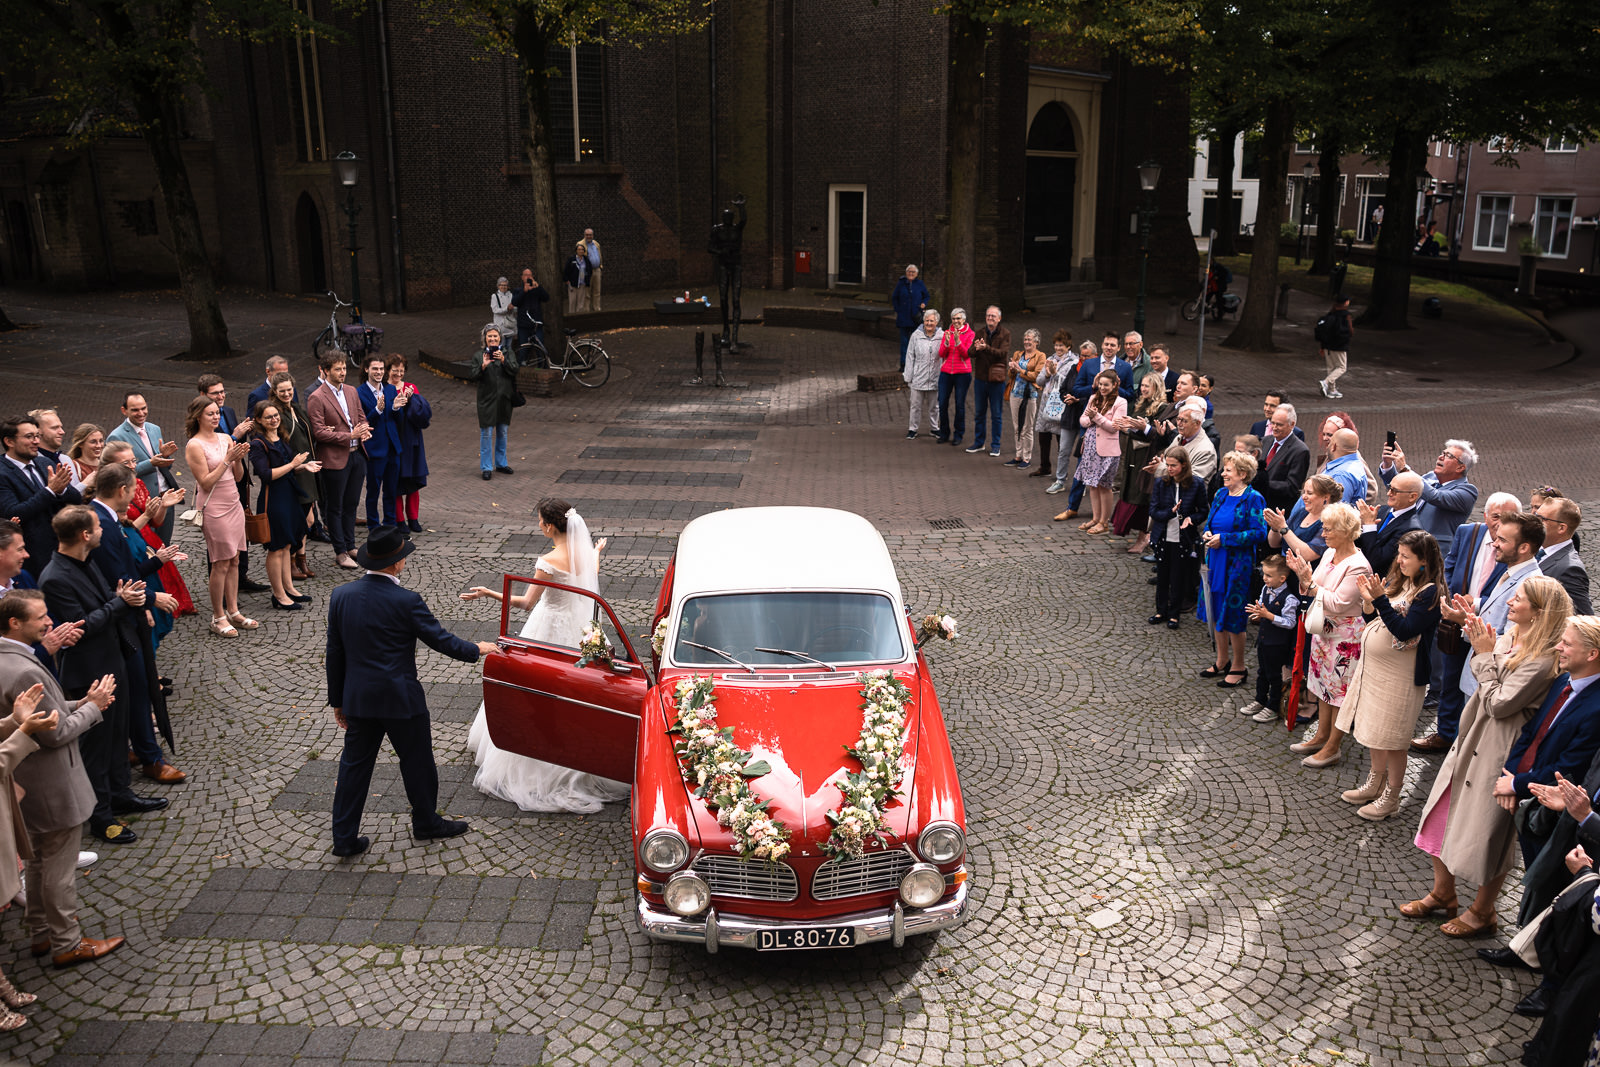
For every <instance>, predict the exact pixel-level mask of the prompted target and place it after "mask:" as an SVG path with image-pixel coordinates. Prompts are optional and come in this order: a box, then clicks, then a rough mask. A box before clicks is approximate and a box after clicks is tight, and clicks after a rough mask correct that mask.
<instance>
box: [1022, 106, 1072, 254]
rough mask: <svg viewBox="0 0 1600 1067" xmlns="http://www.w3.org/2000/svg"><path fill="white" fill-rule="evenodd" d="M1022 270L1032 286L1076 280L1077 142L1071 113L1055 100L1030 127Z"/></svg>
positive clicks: (1023, 222) (1045, 107)
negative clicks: (1074, 247) (1075, 209)
mask: <svg viewBox="0 0 1600 1067" xmlns="http://www.w3.org/2000/svg"><path fill="white" fill-rule="evenodd" d="M1027 153H1028V162H1027V168H1028V170H1027V184H1026V188H1025V191H1024V194H1023V195H1024V200H1023V213H1022V240H1023V247H1022V266H1023V270H1024V272H1025V274H1026V282H1027V284H1028V285H1040V284H1044V283H1048V282H1067V281H1071V280H1072V250H1073V234H1072V223H1073V210H1072V209H1073V205H1074V204H1075V203H1076V201H1077V191H1078V138H1077V135H1076V134H1075V133H1074V132H1073V128H1072V116H1071V115H1070V114H1068V112H1067V109H1066V108H1064V107H1062V106H1061V105H1060V104H1059V103H1056V102H1055V101H1053V100H1052V101H1050V102H1049V103H1047V104H1045V105H1044V106H1043V107H1041V108H1040V109H1039V112H1038V114H1036V115H1034V117H1033V124H1032V125H1031V126H1029V127H1028V148H1027Z"/></svg>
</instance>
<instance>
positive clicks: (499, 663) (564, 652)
mask: <svg viewBox="0 0 1600 1067" xmlns="http://www.w3.org/2000/svg"><path fill="white" fill-rule="evenodd" d="M526 585H534V586H543V587H545V589H546V593H544V594H541V595H547V594H548V591H549V590H552V589H560V590H563V591H565V592H567V593H570V594H572V595H574V596H578V597H582V598H585V599H587V600H589V601H591V602H592V603H593V605H594V606H593V609H592V612H591V615H590V617H591V618H592V619H593V620H594V621H595V622H596V623H597V624H599V626H600V628H601V630H602V632H604V633H605V634H606V636H607V637H608V638H609V639H610V640H611V643H612V645H613V649H612V661H611V662H610V663H607V662H605V661H604V660H596V661H594V662H591V663H589V664H587V665H585V666H582V667H580V666H578V659H579V658H580V656H581V652H580V651H579V649H578V635H576V634H574V635H573V636H572V638H571V641H572V644H571V645H570V646H568V645H558V644H551V643H548V642H544V641H534V640H530V639H528V638H525V637H522V636H521V635H520V633H519V632H507V628H508V626H509V624H510V621H511V594H512V590H513V587H515V586H526ZM501 588H502V592H503V593H504V598H503V599H502V601H501V605H500V648H499V650H498V651H496V652H493V653H491V654H490V655H489V658H488V660H487V661H486V662H485V663H484V667H483V707H484V716H485V718H486V719H487V722H488V726H489V737H490V739H491V740H492V741H494V743H495V747H497V748H502V749H505V750H506V751H507V752H515V753H517V754H518V755H521V756H530V757H532V758H534V759H541V760H544V761H546V762H547V763H554V764H556V765H558V766H561V767H571V768H572V769H573V770H578V771H585V772H587V773H589V774H597V775H600V776H601V777H603V778H610V779H613V780H615V781H619V782H632V781H633V761H634V747H635V745H636V743H637V738H638V731H639V716H640V713H641V710H642V709H643V707H644V698H645V694H646V693H647V692H649V689H650V677H649V674H648V671H647V669H646V667H645V665H644V664H643V663H642V662H640V660H639V657H638V655H637V654H636V653H635V652H634V650H633V644H632V643H631V642H630V641H629V640H628V634H627V631H626V630H624V629H623V627H622V625H621V623H620V622H619V620H618V619H617V616H616V613H615V612H613V611H612V610H611V605H609V604H607V603H606V602H605V600H604V599H602V598H601V597H600V596H598V595H596V594H594V593H590V592H588V591H587V590H584V589H579V588H577V587H576V586H571V585H563V584H561V583H560V582H552V581H547V580H545V579H543V578H523V577H520V576H516V575H509V574H508V575H506V577H505V579H504V583H503V585H502V587H501Z"/></svg>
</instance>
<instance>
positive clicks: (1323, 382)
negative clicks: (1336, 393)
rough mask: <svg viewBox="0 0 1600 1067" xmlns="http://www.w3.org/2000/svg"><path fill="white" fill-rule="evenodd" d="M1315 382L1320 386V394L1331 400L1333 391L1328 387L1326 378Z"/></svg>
mask: <svg viewBox="0 0 1600 1067" xmlns="http://www.w3.org/2000/svg"><path fill="white" fill-rule="evenodd" d="M1317 384H1318V385H1320V386H1322V395H1323V396H1325V397H1327V398H1328V399H1329V400H1332V399H1333V391H1332V390H1330V389H1329V388H1328V379H1326V378H1324V379H1322V380H1321V381H1320V382H1318V383H1317Z"/></svg>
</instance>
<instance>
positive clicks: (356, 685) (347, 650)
mask: <svg viewBox="0 0 1600 1067" xmlns="http://www.w3.org/2000/svg"><path fill="white" fill-rule="evenodd" d="M414 547H415V545H413V544H412V542H410V541H407V540H406V539H405V535H404V534H403V533H402V532H401V531H400V529H398V528H397V527H394V526H384V527H381V528H379V529H377V530H375V531H373V532H372V533H371V534H370V535H369V536H368V537H367V543H366V544H365V545H363V546H362V547H361V548H360V549H359V550H358V551H357V552H356V562H357V563H358V564H360V565H361V566H362V567H364V568H366V571H367V573H366V576H365V577H363V578H362V579H360V580H359V581H354V582H348V583H346V584H345V585H341V586H340V587H339V588H337V589H335V590H334V591H333V595H332V596H331V597H329V599H328V650H327V669H328V703H329V704H330V705H332V707H333V717H334V718H335V719H337V720H338V722H339V727H340V729H342V730H344V732H345V734H344V752H343V753H342V754H341V755H340V756H339V781H338V785H337V786H336V787H335V788H334V793H333V854H334V855H335V856H357V855H360V854H361V853H363V852H365V851H366V850H367V848H368V846H369V845H370V844H371V841H370V840H368V839H367V838H365V837H361V836H358V835H357V833H356V831H358V830H360V829H361V811H362V809H363V808H364V807H365V806H366V802H367V788H368V787H369V786H370V785H371V783H372V767H373V764H374V763H375V762H376V760H377V758H378V749H379V747H380V746H381V745H382V744H383V738H384V736H385V735H388V738H389V743H390V744H391V745H393V746H394V751H395V755H396V756H398V757H400V777H401V778H402V779H403V780H404V782H405V785H406V797H407V799H409V800H410V801H411V836H413V837H415V838H417V839H418V840H424V841H426V840H430V839H433V838H440V837H455V836H456V835H457V834H464V833H466V832H467V831H468V830H469V829H471V827H469V826H468V825H467V824H466V823H464V822H458V821H456V820H453V819H445V818H442V817H441V816H440V815H439V813H438V811H437V810H436V808H437V807H438V803H439V769H438V767H437V766H436V765H435V764H434V761H433V732H432V726H431V724H430V722H429V720H428V704H427V700H426V698H425V697H424V695H423V692H422V684H421V683H420V682H418V681H417V642H418V641H419V640H420V641H421V642H422V643H423V644H425V645H427V646H428V647H429V648H431V649H433V650H434V651H436V652H443V653H444V654H445V655H447V656H449V657H451V658H452V659H459V660H463V661H465V662H467V663H476V662H477V661H478V659H479V657H481V656H487V655H488V654H489V653H490V652H493V651H494V650H495V647H496V646H495V644H494V642H492V641H479V642H478V643H477V644H476V645H474V644H473V643H472V642H470V641H464V640H462V639H461V638H459V637H457V636H456V635H455V634H452V633H450V632H448V631H447V630H445V629H444V627H442V626H440V625H439V620H438V619H435V618H434V617H433V612H431V611H429V610H428V605H427V604H426V603H424V602H423V600H422V597H421V596H420V595H419V594H417V593H414V592H412V591H411V590H409V589H406V588H405V587H404V586H402V585H401V584H400V572H401V571H403V570H405V566H406V557H407V556H409V555H410V554H411V551H412V549H413V548H414Z"/></svg>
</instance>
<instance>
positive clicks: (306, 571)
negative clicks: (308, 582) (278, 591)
mask: <svg viewBox="0 0 1600 1067" xmlns="http://www.w3.org/2000/svg"><path fill="white" fill-rule="evenodd" d="M291 562H292V564H293V566H294V570H293V571H291V572H290V577H292V578H293V579H294V580H295V581H299V580H300V579H301V578H315V577H316V576H317V575H316V572H314V571H313V570H312V569H311V564H309V563H307V562H306V554H305V550H304V549H302V550H300V551H299V552H296V553H295V554H294V555H293V556H292V557H291Z"/></svg>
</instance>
